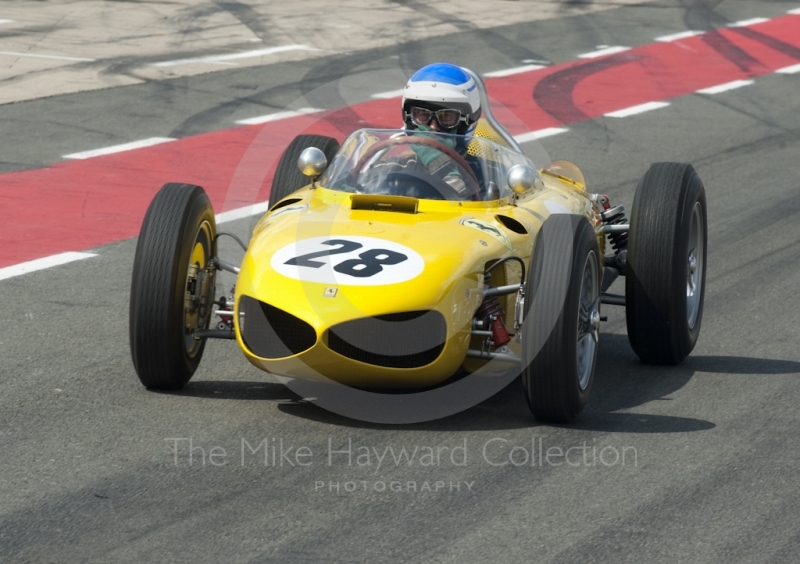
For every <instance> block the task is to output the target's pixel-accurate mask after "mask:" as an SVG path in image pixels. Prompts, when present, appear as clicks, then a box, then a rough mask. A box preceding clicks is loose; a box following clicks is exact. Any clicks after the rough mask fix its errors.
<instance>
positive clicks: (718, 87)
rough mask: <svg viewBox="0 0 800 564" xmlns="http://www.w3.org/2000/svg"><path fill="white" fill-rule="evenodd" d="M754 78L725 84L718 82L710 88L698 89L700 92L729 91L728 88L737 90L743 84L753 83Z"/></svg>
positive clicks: (716, 92) (715, 92) (717, 92)
mask: <svg viewBox="0 0 800 564" xmlns="http://www.w3.org/2000/svg"><path fill="white" fill-rule="evenodd" d="M753 82H754V81H752V80H734V81H733V82H726V83H725V84H717V85H716V86H711V87H709V88H703V89H701V90H698V91H697V93H698V94H719V93H720V92H727V91H728V90H736V89H737V88H741V87H742V86H749V85H750V84H753Z"/></svg>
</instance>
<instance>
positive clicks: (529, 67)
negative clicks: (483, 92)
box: [483, 65, 544, 78]
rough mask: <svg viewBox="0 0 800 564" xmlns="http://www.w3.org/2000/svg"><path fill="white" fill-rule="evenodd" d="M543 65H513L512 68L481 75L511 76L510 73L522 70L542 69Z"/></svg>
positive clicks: (521, 71) (519, 72) (492, 76)
mask: <svg viewBox="0 0 800 564" xmlns="http://www.w3.org/2000/svg"><path fill="white" fill-rule="evenodd" d="M543 68H544V65H525V66H524V67H514V68H513V69H503V70H498V71H492V72H487V73H484V74H483V76H486V77H489V78H495V77H500V76H511V75H512V74H521V73H523V72H530V71H535V70H539V69H543Z"/></svg>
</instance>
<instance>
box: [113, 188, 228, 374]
mask: <svg viewBox="0 0 800 564" xmlns="http://www.w3.org/2000/svg"><path fill="white" fill-rule="evenodd" d="M210 210H211V203H210V202H209V200H208V196H207V195H206V193H205V191H204V190H203V189H202V188H201V187H199V186H194V185H190V184H180V183H168V184H165V185H164V186H163V187H162V189H161V190H160V191H159V192H158V194H157V195H156V197H155V198H154V199H153V201H152V202H151V204H150V207H149V208H148V210H147V213H146V215H145V218H144V222H143V223H142V229H141V232H140V235H139V241H138V244H137V246H136V255H135V258H134V267H133V276H132V282H131V300H130V312H129V314H130V317H129V330H130V347H131V356H132V358H133V364H134V367H135V369H136V372H137V374H138V375H139V379H140V380H141V382H142V384H143V385H144V386H145V387H147V388H151V389H167V390H175V389H180V388H181V387H183V386H184V385H185V384H186V382H188V381H189V379H190V378H191V376H192V374H193V373H194V371H195V369H196V367H197V364H198V363H199V361H200V356H202V352H203V351H202V347H203V343H201V348H200V349H199V350H198V352H197V353H196V355H195V357H194V358H193V359H188V358H187V355H186V353H185V349H184V345H183V341H182V331H183V316H182V308H181V310H180V311H178V312H176V311H175V294H174V292H175V291H176V290H175V288H176V287H177V286H178V285H179V284H182V282H181V279H182V277H184V276H185V269H182V268H181V262H182V257H183V256H184V255H186V254H187V253H188V252H191V251H187V250H186V249H185V248H183V247H184V246H185V244H186V243H185V238H186V231H187V229H189V228H191V224H192V223H193V221H194V220H195V218H196V217H197V216H201V217H205V218H208V216H209V211H210ZM210 221H211V226H212V236H213V235H214V234H215V233H216V225H215V222H214V214H213V210H212V211H210ZM212 252H213V249H212ZM186 263H187V265H188V259H187V261H186ZM181 301H182V294H181ZM176 316H177V317H176ZM176 319H177V320H178V321H177V323H178V325H179V329H180V331H177V330H176V326H175V323H176Z"/></svg>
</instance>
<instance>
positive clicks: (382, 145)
mask: <svg viewBox="0 0 800 564" xmlns="http://www.w3.org/2000/svg"><path fill="white" fill-rule="evenodd" d="M401 144H406V145H425V146H426V147H431V148H433V149H436V150H437V151H440V152H442V153H444V154H445V155H447V156H448V157H450V158H451V159H453V160H454V161H455V162H456V164H457V165H458V166H459V168H461V169H463V170H464V171H466V172H467V174H468V176H467V177H466V178H463V180H464V184H466V186H467V188H468V189H469V190H470V191H471V192H472V194H471V195H470V198H471V199H477V198H478V195H479V194H480V182H479V181H478V177H477V176H476V175H475V171H474V170H472V167H470V166H469V163H468V162H467V161H466V160H465V159H464V157H462V156H461V155H459V154H458V153H457V152H455V151H454V150H453V149H451V148H450V147H448V146H447V145H445V144H443V143H440V142H439V141H436V140H435V139H431V138H430V137H417V136H402V137H393V138H391V139H384V140H383V141H378V142H377V143H375V144H374V145H373V146H372V147H370V148H369V149H367V151H366V153H364V155H363V156H362V157H361V159H360V160H359V161H358V163H356V165H355V166H354V167H353V177H354V178H357V177H358V175H359V174H360V173H361V169H363V168H364V166H365V165H366V164H367V163H368V162H369V160H370V159H371V158H372V157H373V156H375V154H376V153H377V152H378V151H380V150H382V149H386V148H389V147H394V146H395V145H401ZM445 184H446V183H445ZM448 186H449V185H448ZM451 188H452V187H451ZM452 190H453V193H455V194H457V195H458V196H459V197H458V198H457V199H461V196H460V194H458V192H457V191H456V190H455V189H454V188H453V189H452ZM470 198H467V199H470Z"/></svg>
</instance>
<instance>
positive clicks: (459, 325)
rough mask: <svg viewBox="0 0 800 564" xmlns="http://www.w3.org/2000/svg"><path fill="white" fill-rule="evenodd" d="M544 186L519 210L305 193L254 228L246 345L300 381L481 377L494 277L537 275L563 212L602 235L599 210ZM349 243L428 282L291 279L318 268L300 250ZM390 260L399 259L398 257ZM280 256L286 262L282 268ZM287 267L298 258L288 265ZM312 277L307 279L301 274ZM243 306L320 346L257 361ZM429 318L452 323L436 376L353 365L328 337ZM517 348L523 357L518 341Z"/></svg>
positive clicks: (505, 204) (506, 303)
mask: <svg viewBox="0 0 800 564" xmlns="http://www.w3.org/2000/svg"><path fill="white" fill-rule="evenodd" d="M543 182H544V187H543V188H540V189H537V190H532V191H530V192H529V193H528V194H525V195H523V197H522V198H521V199H519V200H518V201H514V199H513V197H509V198H506V199H503V200H495V201H491V202H473V201H462V202H458V201H441V200H425V199H420V200H417V199H415V198H401V199H398V198H397V197H384V198H383V202H385V206H384V205H382V199H381V197H374V196H373V197H367V198H365V197H364V196H362V195H353V194H350V193H347V192H343V191H335V190H328V189H326V188H324V187H317V188H316V189H311V188H310V187H306V188H304V189H301V190H299V191H298V192H295V193H294V194H292V196H291V198H292V200H299V201H296V202H292V203H291V204H290V205H287V206H283V207H277V208H276V209H274V210H273V211H270V212H268V213H267V214H266V215H265V216H264V217H263V218H262V219H261V220H260V221H259V222H258V224H257V225H256V227H255V229H254V233H253V238H252V241H251V244H250V247H249V249H248V251H247V254H246V255H245V258H244V261H243V263H242V267H241V272H240V274H239V278H238V281H237V286H236V315H235V317H234V319H235V320H236V323H235V328H236V338H237V341H238V343H239V345H240V346H241V348H242V350H243V351H244V353H245V355H246V356H247V358H248V359H249V360H250V362H252V363H253V364H254V365H256V366H257V367H259V368H262V369H264V370H267V371H269V372H273V373H276V374H281V375H285V376H290V377H299V378H312V379H324V378H330V379H333V380H336V381H338V382H340V383H343V384H347V385H353V386H360V387H419V386H429V385H433V384H436V383H439V382H442V381H444V380H446V379H447V378H449V377H450V376H452V375H453V374H454V373H456V372H457V371H458V370H459V368H461V367H462V366H466V367H467V368H468V369H469V368H472V369H474V368H475V367H477V366H480V365H481V364H483V362H482V361H476V362H473V361H472V359H469V360H468V362H467V363H466V365H465V355H466V351H467V348H470V346H471V345H470V343H471V341H472V346H473V347H475V346H476V340H475V337H472V335H471V324H472V318H473V316H474V315H475V311H476V310H477V309H478V307H479V306H480V304H481V302H482V300H483V293H482V291H483V285H484V270H485V268H486V266H487V265H488V264H490V263H492V262H493V261H495V260H498V259H502V258H506V257H511V256H516V257H520V258H521V259H522V260H523V261H525V263H526V267H527V266H528V265H529V264H530V259H531V252H532V250H533V245H534V242H535V237H536V234H537V233H538V231H539V229H540V227H541V225H542V223H543V222H544V221H545V220H546V219H547V217H548V216H549V215H551V214H552V213H570V214H579V215H583V216H586V217H588V218H589V219H590V221H592V223H593V225H596V221H595V219H596V218H595V217H594V211H593V208H592V203H591V201H590V200H589V199H588V197H586V196H585V195H584V194H580V193H578V191H576V190H575V186H574V184H572V183H570V182H569V181H567V180H564V179H561V178H558V177H549V176H547V175H543ZM412 200H413V201H412ZM354 201H355V202H356V205H355V206H354V205H353V202H354ZM392 204H394V205H392ZM353 207H356V208H361V209H353ZM364 208H367V209H364ZM499 215H503V216H506V217H508V218H511V219H513V220H515V221H516V222H517V224H518V225H521V226H523V227H524V229H523V231H525V233H518V232H516V231H520V229H519V228H517V230H516V231H512V230H511V229H509V228H507V227H506V226H505V225H504V224H503V223H502V222H500V221H499V220H498V219H497V216H499ZM342 240H344V241H350V242H351V244H355V243H353V242H365V241H366V242H377V243H378V244H379V243H380V242H384V243H385V244H384V245H383V246H385V247H386V248H387V249H397V248H404V249H407V251H406V254H412V253H413V254H414V255H415V256H418V257H420V258H421V261H422V262H421V266H419V267H418V268H417V270H419V272H417V271H416V270H413V269H412V270H413V272H412V271H410V270H409V268H411V267H410V266H409V267H406V266H400V265H398V266H397V267H393V268H394V269H395V272H397V273H399V274H397V276H399V278H398V279H397V281H395V280H392V279H389V280H388V281H386V280H384V281H383V282H382V283H380V284H375V285H371V284H370V283H369V281H368V280H365V281H363V282H364V283H362V281H358V282H359V283H358V284H346V283H345V284H341V283H336V281H334V282H331V281H325V280H316V279H314V276H317V275H318V271H319V269H317V270H315V269H313V268H309V269H306V271H308V272H311V273H312V274H313V275H314V276H310V277H308V278H304V276H302V275H295V274H293V272H294V271H292V272H289V271H288V270H287V269H289V268H290V267H289V266H287V264H288V263H291V262H292V261H293V260H294V261H297V260H306V261H312V260H313V259H312V258H298V257H297V256H293V249H297V253H294V254H302V252H301V251H302V245H303V244H304V243H303V242H304V241H323V242H328V243H330V242H331V241H334V242H335V241H342ZM598 240H600V237H599V239H598ZM336 244H341V243H335V244H334V245H333V246H331V247H329V248H332V249H334V251H338V249H339V247H336V246H335V245H336ZM376 252H377V251H376ZM392 252H394V251H392ZM317 254H319V253H317ZM330 254H332V253H330ZM385 254H386V256H389V255H390V254H391V253H390V251H388V250H387V251H386V253H385ZM277 256H280V257H282V258H281V259H280V260H279V261H277V262H276V260H275V257H277ZM312 256H313V254H306V257H312ZM377 256H378V258H382V257H383V256H384V255H381V254H379V255H377ZM286 257H290V258H289V259H288V260H284V259H285V258H286ZM355 260H358V259H355ZM407 262H408V264H410V263H411V261H407ZM507 265H508V266H505V267H504V268H498V269H495V271H494V272H493V273H492V279H491V283H492V285H494V286H498V285H503V284H511V283H514V282H519V277H520V270H519V268H516V267H515V266H514V264H513V263H511V262H509V263H507ZM358 266H360V265H356V267H358ZM301 270H302V269H300V268H297V272H300V271H301ZM386 270H389V269H388V268H387V269H386ZM312 271H313V272H312ZM287 272H288V274H287ZM405 278H407V279H405ZM241 296H250V297H252V298H255V299H257V300H259V301H261V302H264V303H266V304H270V305H272V306H274V307H277V308H279V309H282V310H284V311H287V312H288V313H290V314H291V315H293V316H295V317H296V318H298V319H300V320H302V321H304V322H306V323H308V324H309V325H310V326H311V327H313V329H314V331H315V333H316V342H315V343H314V345H313V346H311V347H310V348H308V349H307V350H305V351H303V352H300V353H299V354H296V355H293V356H287V357H283V358H260V357H258V356H256V355H255V354H253V353H252V352H251V351H250V350H249V349H248V347H247V345H246V343H245V341H244V340H243V338H242V333H241V330H240V313H241V311H240V301H241ZM513 299H514V296H510V297H508V298H502V297H501V298H500V300H499V301H500V304H501V306H502V307H503V308H504V310H505V311H506V312H508V311H511V312H512V314H511V316H509V315H506V325H507V327H508V328H509V330H511V328H512V326H513V303H514V302H513ZM428 310H433V311H436V312H438V313H440V314H441V315H442V316H443V318H444V320H445V323H446V328H447V333H446V342H445V343H444V346H443V348H442V352H441V354H440V355H439V357H438V358H437V359H436V360H435V361H434V362H432V363H430V364H428V365H425V366H420V367H415V368H391V367H387V366H377V365H374V364H367V363H364V362H360V361H357V360H354V359H352V358H348V357H345V356H342V355H340V354H338V353H337V352H335V351H333V350H331V348H329V347H328V343H327V337H328V330H329V329H330V328H331V327H333V326H336V325H338V324H340V323H344V322H347V321H351V320H355V319H361V318H366V317H375V316H381V315H386V314H393V313H400V312H415V311H428ZM245 323H246V320H245ZM509 347H510V348H511V349H512V350H513V351H514V352H516V353H517V354H519V353H520V351H519V349H518V345H517V344H516V342H515V341H514V340H512V343H511V344H509Z"/></svg>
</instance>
